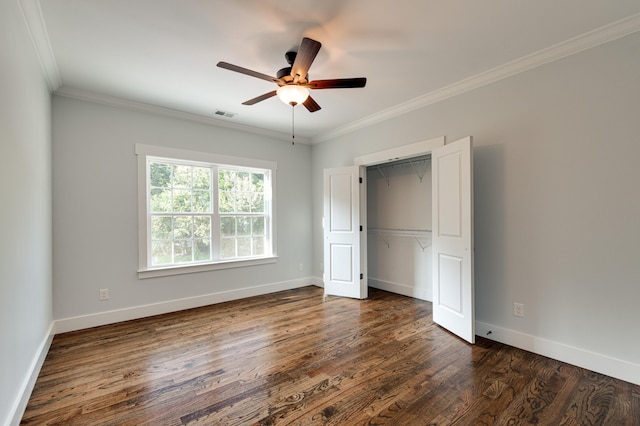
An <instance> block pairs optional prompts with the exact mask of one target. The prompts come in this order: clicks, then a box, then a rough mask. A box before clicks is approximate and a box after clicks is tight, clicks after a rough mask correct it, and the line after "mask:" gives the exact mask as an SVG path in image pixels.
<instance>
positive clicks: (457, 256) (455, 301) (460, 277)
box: [431, 137, 475, 343]
mask: <svg viewBox="0 0 640 426" xmlns="http://www.w3.org/2000/svg"><path fill="white" fill-rule="evenodd" d="M431 168H432V169H431V170H432V196H433V203H432V209H433V215H432V220H433V242H432V249H433V321H434V322H436V323H437V324H439V325H441V326H442V327H444V328H446V329H448V330H449V331H451V332H452V333H454V334H457V335H458V336H460V337H461V338H463V339H465V340H467V341H468V342H470V343H475V314H474V300H473V296H474V293H473V291H474V290H473V158H472V155H471V137H467V138H464V139H460V140H458V141H456V142H453V143H450V144H447V145H445V146H443V147H441V148H437V149H435V150H434V151H433V152H432V153H431Z"/></svg>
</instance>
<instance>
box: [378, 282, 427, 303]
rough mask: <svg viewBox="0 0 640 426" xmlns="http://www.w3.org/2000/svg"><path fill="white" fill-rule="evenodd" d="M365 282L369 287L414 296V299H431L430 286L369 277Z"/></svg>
mask: <svg viewBox="0 0 640 426" xmlns="http://www.w3.org/2000/svg"><path fill="white" fill-rule="evenodd" d="M367 284H368V285H369V287H373V288H377V289H380V290H385V291H390V292H392V293H397V294H402V295H403V296H409V297H415V298H416V299H421V300H426V301H427V302H432V301H433V296H432V291H431V289H430V288H429V289H426V288H419V287H412V286H410V285H407V284H399V283H394V282H391V281H384V280H379V279H377V278H371V277H369V279H368V283H367Z"/></svg>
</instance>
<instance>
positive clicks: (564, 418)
mask: <svg viewBox="0 0 640 426" xmlns="http://www.w3.org/2000/svg"><path fill="white" fill-rule="evenodd" d="M22 424H25V425H27V424H36V425H48V424H64V425H183V424H189V425H328V424H331V425H382V424H387V425H402V426H404V425H450V424H455V425H474V424H482V425H516V424H538V425H640V386H635V385H632V384H630V383H627V382H623V381H620V380H615V379H612V378H610V377H607V376H603V375H601V374H597V373H594V372H590V371H587V370H584V369H581V368H578V367H574V366H571V365H568V364H564V363H561V362H558V361H554V360H551V359H548V358H545V357H542V356H538V355H534V354H532V353H529V352H525V351H522V350H519V349H515V348H512V347H509V346H505V345H502V344H499V343H496V342H493V341H490V340H486V339H483V338H479V339H478V342H477V344H476V345H473V346H472V345H468V344H466V343H465V342H463V341H461V340H460V339H458V338H456V337H454V336H452V335H451V334H449V333H448V332H446V331H444V330H443V329H441V328H439V327H438V326H436V325H434V324H433V323H432V321H431V304H430V303H428V302H423V301H420V300H416V299H411V298H408V297H404V296H399V295H395V294H392V293H386V292H383V291H379V290H375V289H370V298H369V299H367V300H365V301H357V300H350V299H342V298H334V297H326V298H325V297H323V291H322V289H319V288H316V287H305V288H302V289H297V290H290V291H284V292H280V293H276V294H271V295H267V296H260V297H253V298H250V299H244V300H240V301H234V302H228V303H223V304H218V305H213V306H208V307H204V308H198V309H191V310H188V311H182V312H176V313H171V314H166V315H161V316H156V317H151V318H145V319H140V320H135V321H128V322H124V323H119V324H113V325H108V326H103V327H97V328H93V329H88V330H82V331H77V332H72V333H66V334H61V335H57V336H56V337H55V338H54V340H53V343H52V346H51V349H50V351H49V354H48V355H47V358H46V360H45V362H44V365H43V367H42V370H41V372H40V376H39V377H38V380H37V383H36V385H35V389H34V391H33V394H32V395H31V399H30V400H29V404H28V406H27V409H26V412H25V414H24V417H23V419H22Z"/></svg>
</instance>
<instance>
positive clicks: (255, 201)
mask: <svg viewBox="0 0 640 426" xmlns="http://www.w3.org/2000/svg"><path fill="white" fill-rule="evenodd" d="M251 211H252V212H253V213H264V194H253V195H252V197H251Z"/></svg>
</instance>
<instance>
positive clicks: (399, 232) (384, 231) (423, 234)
mask: <svg viewBox="0 0 640 426" xmlns="http://www.w3.org/2000/svg"><path fill="white" fill-rule="evenodd" d="M367 231H368V232H369V233H371V234H376V235H377V236H378V237H379V238H380V239H381V240H382V241H383V242H384V243H385V244H386V245H387V248H391V244H390V237H396V236H398V237H410V238H413V239H415V240H416V242H417V243H418V245H419V246H420V248H421V249H422V251H424V249H425V248H427V247H429V246H430V245H431V230H429V229H392V228H367Z"/></svg>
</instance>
